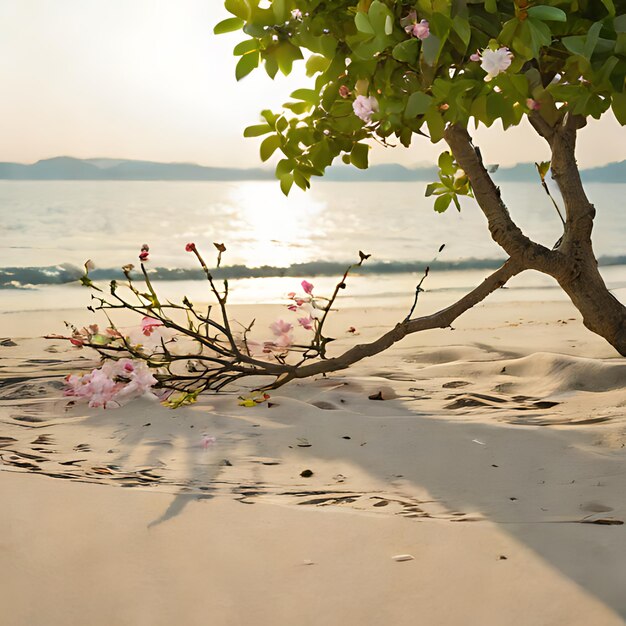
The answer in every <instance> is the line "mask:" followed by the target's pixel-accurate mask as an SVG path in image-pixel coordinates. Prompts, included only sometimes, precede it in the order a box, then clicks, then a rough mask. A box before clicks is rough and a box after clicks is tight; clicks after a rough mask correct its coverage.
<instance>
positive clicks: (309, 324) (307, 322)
mask: <svg viewBox="0 0 626 626" xmlns="http://www.w3.org/2000/svg"><path fill="white" fill-rule="evenodd" d="M298 324H300V326H302V328H304V329H306V330H313V320H312V319H311V318H310V317H299V318H298Z"/></svg>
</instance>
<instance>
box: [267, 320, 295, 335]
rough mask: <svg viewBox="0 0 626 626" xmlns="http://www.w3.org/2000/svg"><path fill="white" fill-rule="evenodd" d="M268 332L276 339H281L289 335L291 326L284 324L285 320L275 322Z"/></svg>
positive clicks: (287, 323)
mask: <svg viewBox="0 0 626 626" xmlns="http://www.w3.org/2000/svg"><path fill="white" fill-rule="evenodd" d="M270 330H271V331H272V332H273V333H274V335H275V336H276V337H281V336H282V335H286V334H287V333H290V332H291V331H292V330H293V325H292V324H290V323H289V322H285V320H276V321H275V322H274V323H273V324H270Z"/></svg>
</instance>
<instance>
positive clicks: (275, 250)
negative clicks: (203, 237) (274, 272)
mask: <svg viewBox="0 0 626 626" xmlns="http://www.w3.org/2000/svg"><path fill="white" fill-rule="evenodd" d="M230 200H231V201H232V203H233V204H234V205H235V206H236V208H237V217H236V219H235V229H236V231H238V232H240V233H242V234H243V238H242V242H245V244H246V249H245V251H244V250H241V256H242V257H243V262H244V263H245V264H246V265H247V266H249V267H258V266H259V265H274V266H288V265H291V264H292V263H301V262H304V261H309V260H313V259H312V258H311V253H312V251H314V246H313V241H314V240H315V239H316V238H317V237H320V236H323V235H324V231H323V228H322V227H321V226H320V224H319V223H317V220H318V218H319V216H320V214H321V213H322V212H323V211H324V208H325V206H324V203H323V202H320V201H316V200H314V198H313V197H312V196H311V195H310V194H305V193H302V192H299V191H298V190H294V191H293V192H292V193H291V195H290V196H289V198H286V197H285V196H284V195H283V194H282V193H281V191H280V189H279V187H278V185H277V184H275V183H273V182H254V181H250V182H245V183H242V184H241V185H239V186H237V188H235V189H233V190H232V191H231V194H230Z"/></svg>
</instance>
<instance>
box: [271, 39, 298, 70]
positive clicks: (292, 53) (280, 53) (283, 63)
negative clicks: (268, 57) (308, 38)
mask: <svg viewBox="0 0 626 626" xmlns="http://www.w3.org/2000/svg"><path fill="white" fill-rule="evenodd" d="M273 53H274V58H275V59H276V62H277V63H278V69H280V71H281V72H282V73H283V74H284V75H285V76H287V75H288V74H290V73H291V68H292V66H293V62H294V61H296V60H298V59H301V58H302V52H301V51H300V48H298V47H296V46H294V45H293V44H291V43H289V42H288V41H283V42H281V43H280V44H278V45H277V46H275V47H274V49H273Z"/></svg>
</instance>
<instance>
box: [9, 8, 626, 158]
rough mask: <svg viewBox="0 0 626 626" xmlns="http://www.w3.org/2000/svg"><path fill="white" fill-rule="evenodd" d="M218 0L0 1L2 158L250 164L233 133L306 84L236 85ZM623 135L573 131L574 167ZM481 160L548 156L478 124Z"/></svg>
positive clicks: (429, 152) (262, 80)
mask: <svg viewBox="0 0 626 626" xmlns="http://www.w3.org/2000/svg"><path fill="white" fill-rule="evenodd" d="M227 16H228V14H227V13H226V11H225V9H224V8H223V3H222V1H221V0H0V85H1V86H2V96H1V97H0V138H1V141H0V161H16V162H22V163H32V162H34V161H37V160H39V159H42V158H49V157H53V156H59V155H67V156H74V157H78V158H91V157H111V158H127V159H145V160H152V161H163V162H195V163H200V164H202V165H213V166H229V167H258V166H259V165H260V161H259V157H258V144H259V140H258V139H244V138H243V136H242V131H243V129H244V128H245V127H246V126H248V125H250V124H254V123H256V122H257V121H258V119H259V112H260V110H261V109H264V108H274V109H277V108H279V106H280V104H281V103H282V102H284V101H286V100H287V98H288V95H289V93H291V91H293V90H294V89H296V88H298V87H301V86H307V85H308V83H309V79H307V78H306V76H305V75H304V73H303V71H302V68H301V66H300V67H299V68H298V69H297V70H296V71H295V72H294V73H293V74H292V75H291V76H289V77H282V76H279V77H277V78H276V80H275V81H271V80H270V79H269V77H268V76H267V75H266V74H265V73H264V72H256V73H253V74H252V75H250V76H248V77H246V78H245V79H244V80H243V81H241V82H239V83H237V82H236V81H235V78H234V69H235V62H236V58H235V57H233V55H232V48H233V46H234V44H236V43H237V42H238V41H239V40H241V39H242V36H241V34H238V33H235V34H228V35H220V36H215V35H213V32H212V31H213V26H214V25H215V24H216V23H217V22H219V21H220V20H221V19H223V18H224V17H227ZM625 139H626V130H625V129H624V128H622V127H620V126H619V125H618V124H617V122H616V121H615V119H614V117H613V115H612V114H607V115H606V116H604V118H603V119H602V120H601V121H599V122H595V121H592V123H591V124H590V125H589V126H588V127H587V128H586V129H584V130H583V131H581V134H580V138H579V144H578V159H579V163H580V164H581V166H582V167H592V166H595V165H602V164H604V163H608V162H611V161H619V160H623V159H624V151H623V145H624V140H625ZM476 143H477V144H478V145H480V147H481V151H482V153H483V155H484V156H485V159H486V160H487V161H488V162H491V163H500V164H501V165H505V166H506V165H512V164H515V163H518V162H525V161H537V160H543V159H547V158H548V151H547V148H546V146H545V145H544V143H543V141H542V140H541V139H540V138H539V137H537V136H536V135H535V133H534V131H531V130H530V129H529V128H527V127H520V128H517V129H513V130H509V131H507V132H506V134H505V133H503V132H502V129H501V127H499V126H498V127H496V128H492V129H488V130H487V129H485V130H482V129H481V130H479V131H478V132H477V134H476ZM443 149H444V146H443V145H442V144H440V145H438V146H433V145H432V144H430V143H429V141H428V140H427V139H426V138H421V137H416V138H415V141H414V145H413V146H412V147H411V148H410V149H409V150H406V149H403V148H401V147H400V148H395V149H389V148H387V149H385V148H383V147H380V146H376V147H375V148H374V149H373V150H372V155H371V159H370V161H371V162H372V163H390V162H397V163H402V164H404V165H407V166H414V165H418V164H425V163H432V162H433V161H434V160H435V159H436V157H437V155H438V154H439V153H440V152H441V151H442V150H443Z"/></svg>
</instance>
